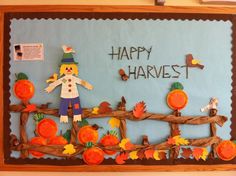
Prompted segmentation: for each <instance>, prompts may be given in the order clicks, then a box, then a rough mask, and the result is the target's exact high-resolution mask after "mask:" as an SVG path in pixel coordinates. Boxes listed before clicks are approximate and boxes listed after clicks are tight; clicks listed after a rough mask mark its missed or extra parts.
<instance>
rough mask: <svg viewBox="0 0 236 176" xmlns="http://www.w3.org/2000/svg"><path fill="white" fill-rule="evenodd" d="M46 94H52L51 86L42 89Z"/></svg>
mask: <svg viewBox="0 0 236 176" xmlns="http://www.w3.org/2000/svg"><path fill="white" fill-rule="evenodd" d="M44 90H45V91H46V92H47V93H50V92H52V90H53V87H52V86H48V87H47V88H45V89H44Z"/></svg>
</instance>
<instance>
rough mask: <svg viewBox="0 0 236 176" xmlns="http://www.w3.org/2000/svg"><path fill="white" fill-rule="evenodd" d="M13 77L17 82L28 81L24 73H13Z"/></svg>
mask: <svg viewBox="0 0 236 176" xmlns="http://www.w3.org/2000/svg"><path fill="white" fill-rule="evenodd" d="M15 76H16V81H19V80H28V79H29V78H28V76H27V75H26V74H25V73H22V72H20V73H18V74H17V73H15Z"/></svg>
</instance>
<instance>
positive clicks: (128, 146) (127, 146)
mask: <svg viewBox="0 0 236 176" xmlns="http://www.w3.org/2000/svg"><path fill="white" fill-rule="evenodd" d="M125 149H126V150H132V149H134V144H132V143H131V142H127V143H126V144H125Z"/></svg>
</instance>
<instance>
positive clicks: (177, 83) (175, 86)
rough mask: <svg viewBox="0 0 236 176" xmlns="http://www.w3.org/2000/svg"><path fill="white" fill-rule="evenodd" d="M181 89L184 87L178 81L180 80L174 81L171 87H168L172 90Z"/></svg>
mask: <svg viewBox="0 0 236 176" xmlns="http://www.w3.org/2000/svg"><path fill="white" fill-rule="evenodd" d="M177 89H179V90H183V89H184V86H183V85H182V84H181V83H180V82H174V83H173V84H172V85H171V88H170V91H172V90H177Z"/></svg>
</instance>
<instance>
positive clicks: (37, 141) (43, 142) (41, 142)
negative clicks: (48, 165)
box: [29, 137, 47, 158]
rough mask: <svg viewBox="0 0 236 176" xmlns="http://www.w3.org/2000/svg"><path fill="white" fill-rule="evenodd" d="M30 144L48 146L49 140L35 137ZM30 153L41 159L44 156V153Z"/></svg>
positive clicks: (31, 151) (30, 151)
mask: <svg viewBox="0 0 236 176" xmlns="http://www.w3.org/2000/svg"><path fill="white" fill-rule="evenodd" d="M29 143H30V144H31V145H47V140H46V139H44V138H42V137H33V138H32V139H31V140H30V142H29ZM29 153H30V154H31V155H32V156H34V157H36V158H41V157H43V156H44V154H43V153H41V152H37V151H33V150H29Z"/></svg>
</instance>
